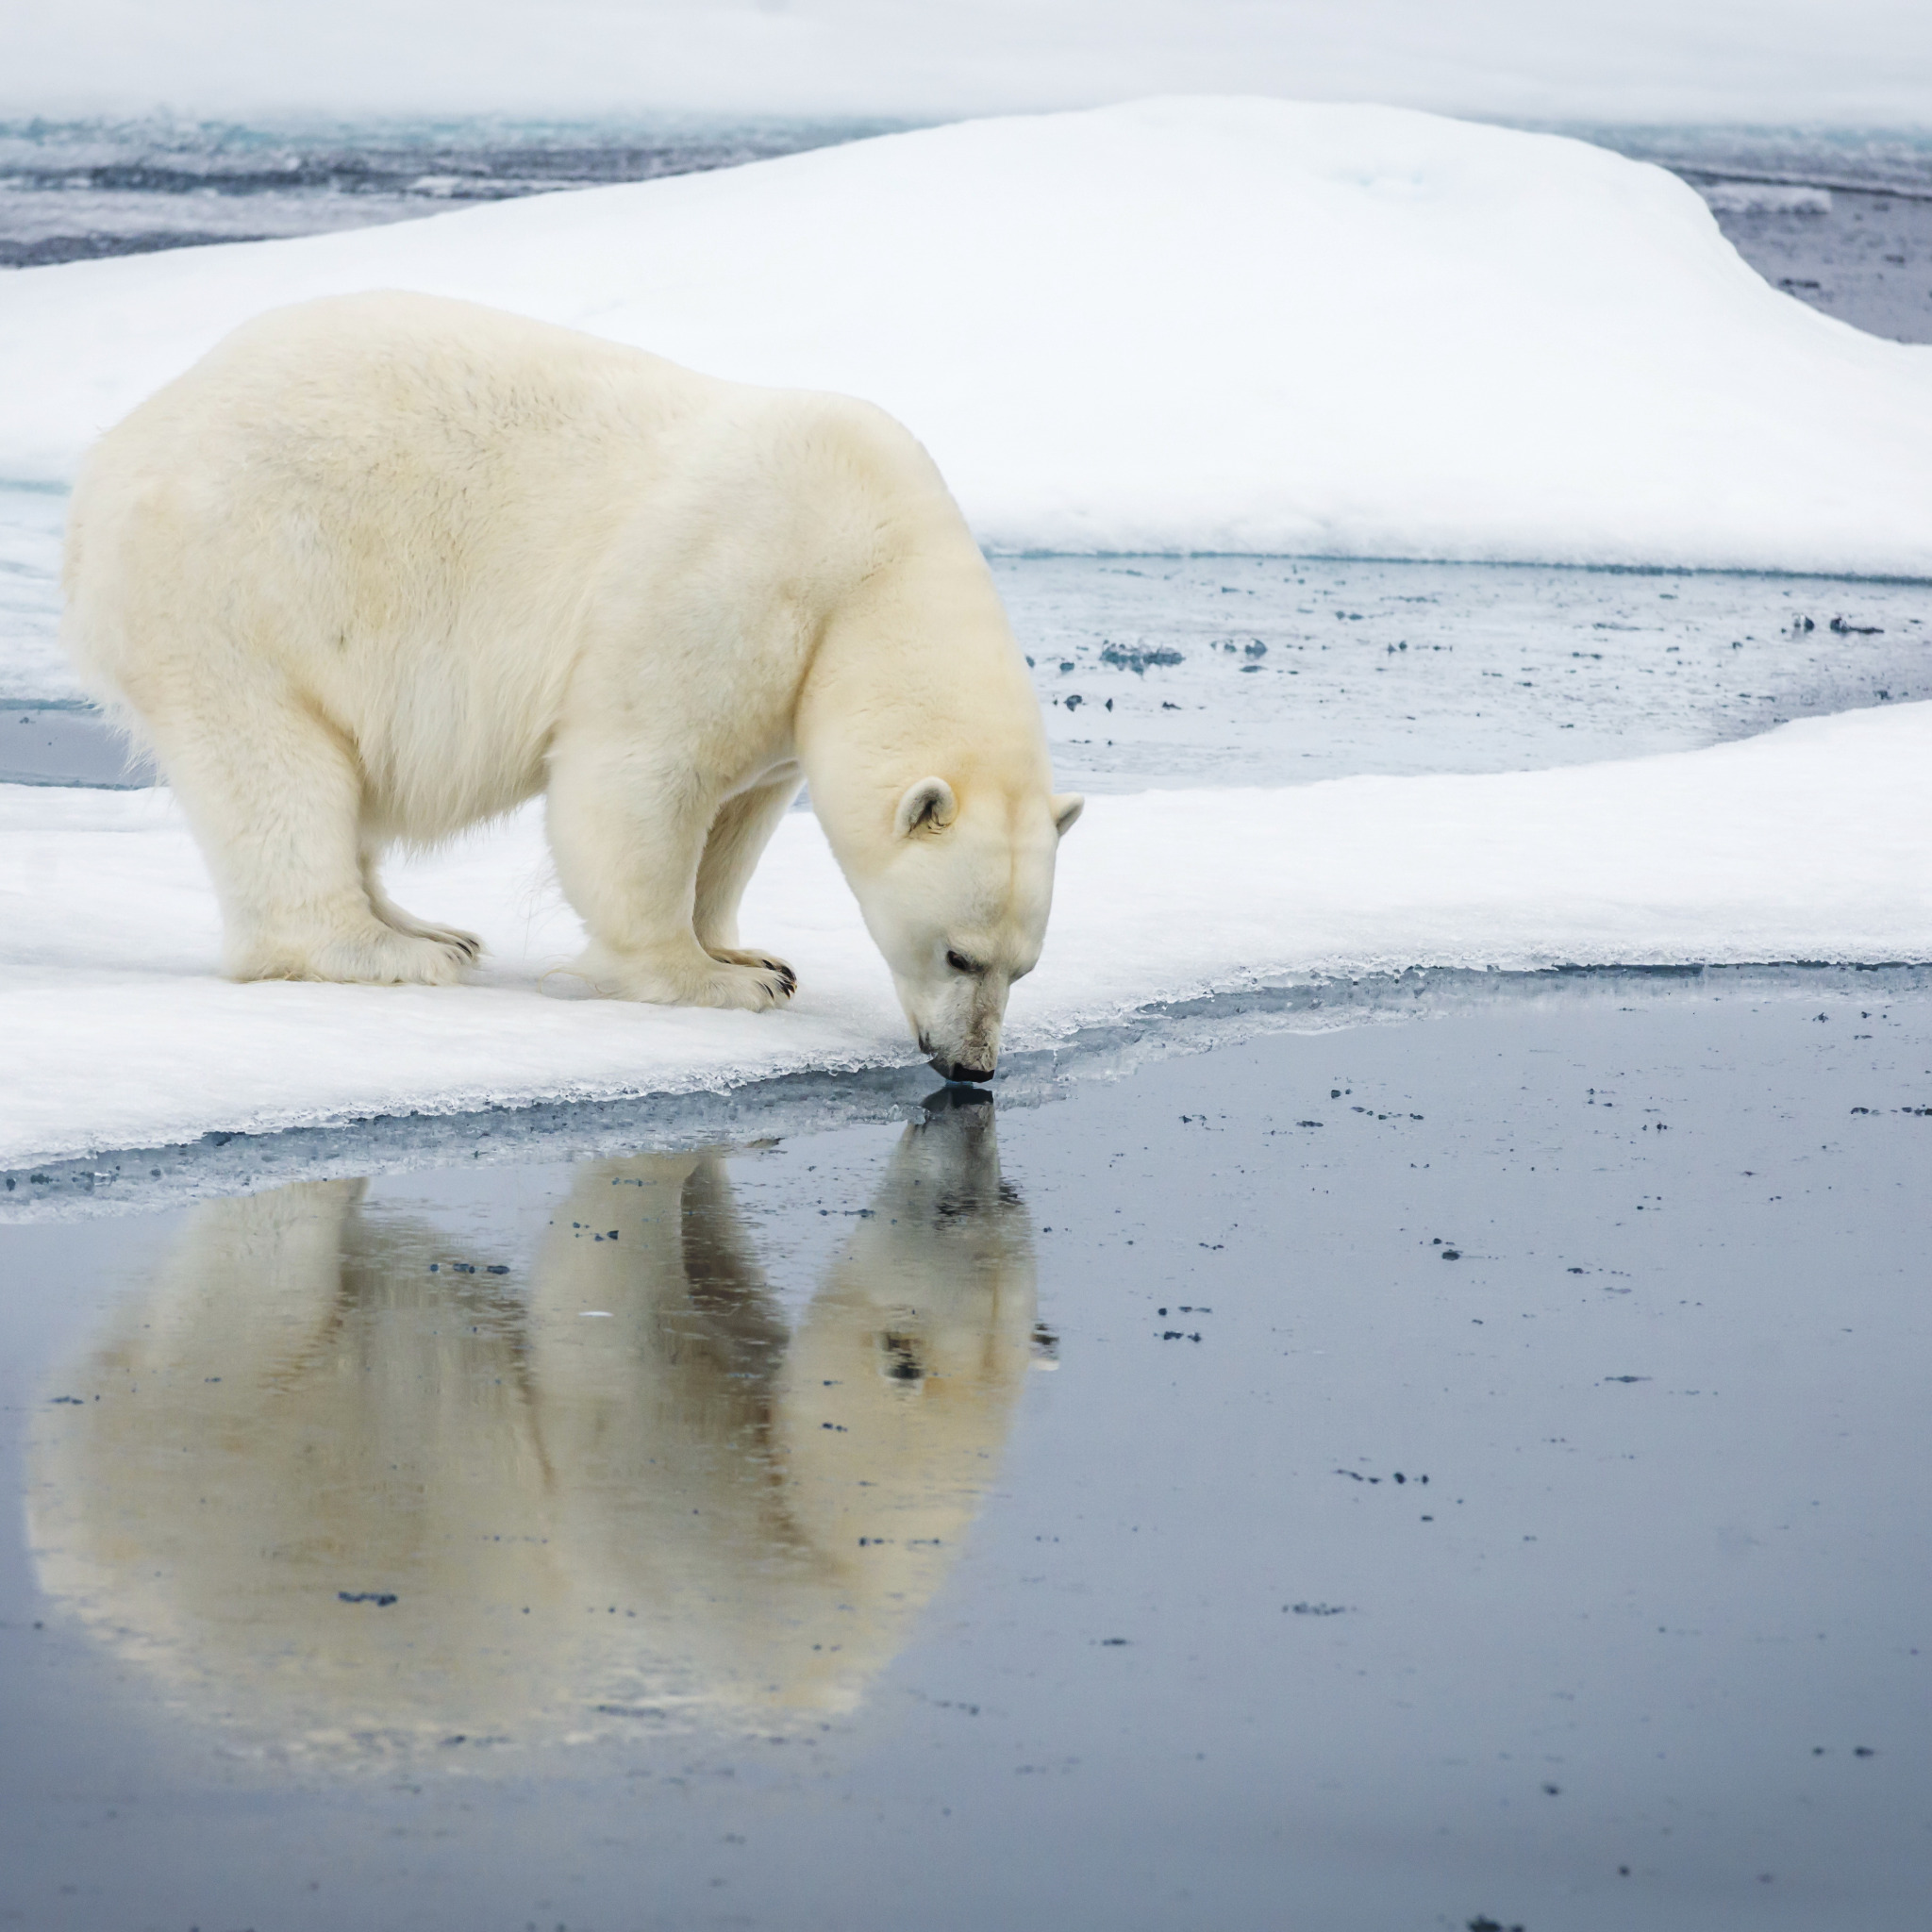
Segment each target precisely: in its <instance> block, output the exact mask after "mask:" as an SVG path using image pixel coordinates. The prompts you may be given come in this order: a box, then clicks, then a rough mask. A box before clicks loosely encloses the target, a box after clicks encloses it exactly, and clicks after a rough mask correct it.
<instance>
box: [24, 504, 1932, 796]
mask: <svg viewBox="0 0 1932 1932" xmlns="http://www.w3.org/2000/svg"><path fill="white" fill-rule="evenodd" d="M64 509H65V502H64V498H62V497H61V496H60V495H59V494H58V492H54V491H25V490H11V491H9V490H6V489H4V488H0V699H5V700H6V701H7V702H8V703H11V704H12V705H13V706H14V707H15V708H14V709H13V710H12V711H10V712H7V713H0V717H4V719H5V722H4V724H0V731H4V732H5V733H6V734H7V735H6V736H5V737H0V776H4V777H8V778H13V777H21V778H36V779H42V780H45V779H47V778H60V777H63V776H65V777H77V778H82V779H85V780H87V781H88V782H94V783H99V782H104V781H110V780H111V781H119V780H120V779H121V778H122V777H123V776H124V775H125V774H123V771H122V754H121V751H120V749H119V746H118V744H117V743H115V742H113V741H110V740H109V739H108V737H107V735H106V734H105V733H102V732H99V731H93V732H90V731H89V728H88V727H87V726H85V725H81V724H77V723H76V721H74V720H66V721H61V720H55V721H51V722H50V721H49V720H48V719H47V718H46V717H45V715H44V714H43V713H42V710H41V706H42V705H44V704H45V703H47V702H48V701H52V702H54V703H57V704H60V705H72V704H74V703H75V702H76V701H77V699H78V695H79V694H78V688H77V686H76V685H75V680H74V676H73V673H72V672H71V671H70V670H69V668H68V666H67V664H66V661H65V659H64V658H63V657H62V656H61V653H60V649H59V644H58V638H57V636H56V630H57V625H58V613H59V591H58V569H59V531H60V527H61V523H62V519H63V516H64ZM993 569H994V574H995V576H996V577H997V580H998V583H999V588H1000V591H1001V594H1002V595H1003V597H1004V598H1005V599H1006V602H1007V607H1008V611H1009V613H1010V615H1011V617H1012V620H1013V625H1014V628H1015V630H1016V631H1017V633H1018V635H1019V637H1020V640H1021V642H1022V645H1023V647H1024V649H1025V651H1026V653H1027V655H1028V657H1029V658H1031V659H1032V660H1033V665H1034V680H1035V684H1036V687H1037V688H1038V690H1039V691H1040V694H1041V699H1042V701H1043V702H1044V704H1045V706H1046V717H1047V728H1048V734H1049V737H1050V738H1051V740H1052V742H1053V748H1054V758H1055V765H1056V771H1057V773H1058V777H1059V779H1060V780H1061V782H1062V783H1064V784H1067V785H1069V786H1081V787H1084V788H1085V789H1087V790H1089V791H1140V790H1142V789H1144V788H1145V787H1147V786H1149V785H1241V784H1282V783H1292V782H1295V781H1298V780H1303V779H1314V778H1334V777H1342V776H1346V775H1348V774H1352V773H1357V772H1377V773H1384V774H1404V773H1415V772H1502V771H1526V770H1534V769H1536V768H1538V767H1541V766H1546V765H1557V764H1582V763H1588V762H1590V761H1591V760H1592V759H1597V758H1633V757H1638V756H1641V755H1642V754H1645V753H1650V752H1662V751H1686V750H1692V749H1695V748H1696V747H1698V746H1700V745H1706V744H1712V743H1716V742H1719V741H1723V740H1725V739H1732V738H1743V737H1748V736H1750V735H1751V734H1753V733H1754V732H1757V731H1762V730H1765V729H1767V728H1768V727H1769V726H1771V725H1772V724H1777V723H1780V722H1782V721H1784V720H1786V719H1788V718H1797V717H1807V716H1814V715H1818V714H1822V713H1825V712H1831V711H1841V710H1848V709H1852V708H1857V707H1861V706H1867V705H1875V704H1885V703H1893V704H1898V703H1904V702H1906V701H1907V700H1909V699H1914V698H1926V697H1932V591H1928V587H1927V586H1925V585H1924V584H1920V583H1896V582H1887V581H1882V580H1874V579H1865V578H1830V577H1773V576H1753V575H1732V574H1699V575H1686V574H1682V573H1663V572H1657V573H1652V572H1625V571H1583V570H1557V569H1551V568H1548V567H1545V566H1540V565H1533V564H1525V565H1489V564H1432V563H1378V562H1374V561H1368V562H1364V561H1359V560H1337V561H1329V560H1323V559H1301V558H1265V557H1263V558H1255V557H1226V558H1216V557H1207V558H1131V557H1129V558H1091V557H1039V558H996V559H995V560H994V564H993ZM49 738H51V739H52V740H53V742H51V743H50V744H49V746H48V747H47V748H45V749H43V750H42V751H36V750H34V748H33V747H34V744H35V741H36V740H37V739H49Z"/></svg>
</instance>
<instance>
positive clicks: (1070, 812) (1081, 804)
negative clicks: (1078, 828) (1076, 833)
mask: <svg viewBox="0 0 1932 1932" xmlns="http://www.w3.org/2000/svg"><path fill="white" fill-rule="evenodd" d="M1086 808H1087V801H1086V800H1085V799H1084V798H1082V797H1081V796H1080V794H1079V793H1078V792H1077V791H1062V792H1061V793H1060V795H1059V796H1058V798H1056V799H1055V800H1054V801H1053V828H1054V830H1055V831H1056V832H1058V834H1059V835H1060V837H1061V838H1062V839H1064V838H1065V837H1066V836H1067V834H1068V833H1069V832H1071V831H1072V830H1073V829H1074V820H1075V819H1077V818H1078V817H1079V816H1080V814H1081V813H1082V812H1083V811H1084V810H1085V809H1086Z"/></svg>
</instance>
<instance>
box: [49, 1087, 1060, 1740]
mask: <svg viewBox="0 0 1932 1932" xmlns="http://www.w3.org/2000/svg"><path fill="white" fill-rule="evenodd" d="M975 1098H976V1097H975ZM361 1185H362V1184H361V1183H360V1182H353V1181H351V1182H323V1183H316V1184H311V1185H305V1186H298V1187H291V1188H284V1189H281V1190H279V1191H275V1192H274V1193H269V1194H263V1195H258V1196H256V1197H254V1198H252V1199H247V1200H240V1201H225V1202H220V1203H217V1204H214V1205H212V1206H209V1207H206V1208H201V1209H200V1210H198V1212H197V1215H196V1217H195V1220H194V1221H193V1223H192V1224H191V1228H190V1231H189V1233H188V1234H187V1235H186V1236H185V1237H184V1239H183V1240H182V1241H181V1242H180V1244H179V1246H178V1248H177V1249H176V1251H175V1254H174V1255H173V1257H171V1260H170V1262H169V1265H168V1267H167V1270H166V1272H165V1274H164V1276H163V1279H162V1280H161V1282H160V1283H159V1285H158V1287H157V1289H156V1290H155V1291H153V1293H152V1294H151V1295H150V1296H149V1297H148V1298H147V1299H145V1300H144V1301H143V1302H142V1304H141V1305H140V1306H139V1307H136V1308H134V1309H133V1310H132V1312H131V1313H130V1314H129V1315H128V1317H127V1318H126V1319H125V1322H124V1323H123V1324H122V1326H121V1328H120V1331H119V1333H118V1334H117V1335H116V1336H115V1338H114V1339H112V1340H111V1341H109V1342H108V1344H107V1345H106V1346H104V1347H103V1348H101V1349H100V1350H99V1351H98V1352H97V1353H96V1354H95V1355H94V1356H93V1357H92V1358H91V1359H90V1361H89V1362H88V1363H87V1364H86V1366H85V1367H84V1369H83V1370H82V1371H81V1372H80V1374H79V1378H78V1379H77V1380H75V1379H73V1378H70V1381H69V1383H68V1384H67V1387H68V1388H69V1389H71V1390H72V1391H73V1392H74V1393H75V1395H77V1396H79V1397H80V1398H81V1400H80V1401H79V1402H78V1403H72V1402H69V1403H60V1404H58V1405H55V1406H50V1407H43V1408H42V1417H43V1418H44V1423H43V1426H42V1431H41V1434H40V1437H39V1440H38V1442H37V1445H36V1472H35V1474H36V1481H35V1482H34V1484H33V1491H34V1503H33V1516H34V1537H35V1543H36V1547H37V1550H38V1553H39V1560H40V1565H41V1573H42V1580H43V1582H44V1584H45V1586H46V1587H47V1589H48V1590H49V1591H50V1592H52V1593H53V1594H54V1595H56V1596H57V1597H59V1598H62V1599H65V1600H66V1601H67V1602H68V1603H69V1604H70V1605H72V1606H73V1607H75V1609H76V1610H78V1611H79V1612H80V1613H81V1614H82V1615H83V1616H84V1617H85V1618H86V1619H87V1620H88V1621H89V1622H90V1623H91V1624H92V1625H93V1626H94V1627H95V1629H96V1630H97V1632H98V1633H99V1634H101V1635H102V1636H103V1637H104V1638H106V1639H107V1640H108V1641H109V1642H111V1643H112V1644H113V1645H114V1646H115V1647H116V1648H118V1649H120V1650H122V1651H123V1652H124V1653H127V1652H131V1653H135V1654H138V1655H140V1656H142V1657H143V1658H144V1659H145V1660H146V1661H147V1662H148V1663H149V1664H150V1665H151V1666H152V1667H154V1668H155V1669H156V1670H157V1671H158V1673H159V1674H160V1675H161V1676H162V1678H163V1680H164V1681H165V1682H166V1684H167V1686H168V1689H169V1691H170V1692H171V1694H172V1695H173V1696H175V1697H176V1698H181V1697H184V1696H185V1697H186V1698H187V1699H189V1700H191V1701H192V1704H193V1706H194V1707H196V1708H198V1709H200V1710H203V1711H206V1712H214V1713H220V1714H222V1715H224V1716H225V1718H226V1719H227V1720H228V1721H229V1722H231V1723H234V1724H239V1725H241V1726H242V1727H243V1728H244V1729H248V1730H252V1731H266V1732H269V1733H272V1734H274V1735H276V1736H279V1737H281V1738H283V1739H285V1740H289V1741H291V1742H293V1741H297V1740H308V1741H309V1742H311V1743H323V1742H325V1741H326V1740H330V1739H334V1740H341V1741H344V1742H347V1741H350V1740H362V1741H364V1742H368V1741H374V1740H380V1739H387V1740H392V1741H395V1742H402V1741H405V1740H408V1739H409V1738H411V1737H415V1738H418V1739H430V1738H442V1739H444V1740H448V1741H455V1740H456V1737H457V1736H458V1735H460V1736H461V1737H462V1738H465V1739H469V1740H480V1739H481V1738H485V1737H489V1738H499V1739H503V1740H509V1739H519V1740H525V1739H536V1738H542V1737H550V1738H556V1737H558V1736H565V1737H567V1736H572V1735H578V1736H581V1735H588V1734H593V1733H596V1732H600V1731H607V1730H609V1729H613V1728H619V1729H622V1728H635V1727H636V1721H637V1720H639V1719H643V1720H646V1721H647V1722H648V1721H654V1720H655V1721H664V1720H669V1719H672V1718H675V1716H677V1715H678V1714H679V1713H680V1712H683V1713H685V1714H688V1715H689V1716H691V1717H693V1718H703V1719H704V1720H706V1721H708V1722H712V1723H716V1722H719V1721H728V1719H729V1717H730V1715H731V1713H732V1712H733V1711H734V1710H735V1711H736V1712H738V1713H740V1714H741V1716H744V1717H749V1718H752V1719H753V1720H754V1721H755V1722H757V1723H758V1724H759V1725H761V1726H769V1725H770V1724H773V1723H774V1722H776V1721H777V1718H778V1714H779V1712H780V1711H781V1710H782V1709H784V1708H786V1707H790V1708H791V1709H793V1710H799V1711H811V1712H824V1711H828V1710H839V1709H845V1708H849V1707H851V1706H853V1705H854V1704H855V1703H856V1702H857V1701H858V1697H859V1696H860V1694H861V1692H862V1691H863V1690H864V1688H865V1686H866V1685H867V1683H868V1682H869V1680H870V1679H871V1678H872V1677H873V1676H874V1674H876V1673H877V1672H878V1671H879V1670H880V1669H881V1668H882V1667H883V1666H884V1665H885V1664H886V1663H887V1662H888V1661H890V1659H891V1657H892V1656H893V1655H894V1654H895V1653H896V1652H897V1650H898V1649H899V1648H900V1646H901V1645H902V1644H903V1643H904V1642H905V1641H907V1639H908V1636H909V1634H910V1629H911V1625H912V1624H913V1621H914V1620H915V1618H916V1617H917V1616H918V1614H919V1612H920V1610H921V1609H922V1608H923V1607H924V1604H925V1603H926V1601H927V1600H928V1599H929V1598H930V1597H931V1595H932V1593H933V1591H935V1590H936V1589H937V1587H938V1586H939V1583H940V1581H941V1578H942V1576H943V1574H944V1573H945V1571H946V1569H947V1567H948V1565H949V1564H950V1562H951V1561H952V1559H953V1557H954V1555H955V1553H956V1552H957V1550H958V1544H959V1541H960V1539H961V1536H962V1534H963V1533H964V1531H965V1530H966V1529H967V1527H968V1525H969V1524H970V1523H971V1521H972V1519H973V1517H974V1513H975V1512H976V1510H977V1508H978V1507H979V1504H980V1501H981V1498H982V1495H983V1493H984V1491H985V1489H986V1486H987V1484H988V1482H989V1481H990V1479H991V1476H992V1474H993V1473H994V1470H995V1467H996V1464H997V1458H998V1455H999V1451H1000V1447H1001V1444H1002V1441H1003V1440H1004V1438H1005V1435H1006V1432H1007V1427H1008V1421H1009V1418H1010V1415H1011V1412H1012V1408H1013V1405H1014V1400H1015V1397H1016V1395H1017V1394H1018V1392H1019V1390H1020V1387H1021V1384H1022V1382H1023V1380H1024V1371H1025V1369H1026V1366H1027V1361H1028V1357H1029V1353H1030V1352H1031V1348H1032V1346H1033V1344H1034V1327H1033V1324H1034V1279H1033V1259H1032V1243H1031V1229H1030V1224H1029V1222H1028V1220H1027V1217H1026V1214H1025V1210H1024V1208H1022V1207H1021V1205H1020V1203H1019V1201H1018V1200H1017V1198H1016V1197H1015V1196H1014V1195H1013V1194H1012V1193H1011V1192H1010V1191H1008V1190H1006V1189H1003V1187H1002V1185H1001V1183H1000V1178H999V1166H998V1155H997V1151H996V1147H995V1143H994V1130H993V1124H992V1108H991V1106H990V1105H986V1104H984V1102H983V1101H981V1102H980V1104H977V1105H974V1104H973V1103H972V1102H966V1101H963V1100H962V1101H960V1102H953V1103H950V1104H947V1103H945V1102H944V1100H943V1097H941V1098H940V1100H939V1101H937V1102H936V1105H935V1108H934V1109H933V1111H931V1112H930V1113H929V1114H928V1116H927V1119H926V1121H925V1122H924V1124H919V1125H914V1126H911V1127H908V1129H907V1131H906V1133H905V1136H904V1138H903V1139H902V1141H900V1143H899V1145H898V1147H897V1150H896V1151H895V1153H894V1155H893V1157H892V1160H891V1168H890V1171H889V1173H888V1174H887V1176H886V1178H885V1180H884V1182H883V1184H882V1185H881V1187H880V1188H879V1190H878V1192H877V1195H876V1197H875V1199H874V1203H873V1210H872V1214H871V1216H870V1218H866V1219H861V1220H859V1222H858V1225H857V1229H856V1231H855V1232H854V1234H853V1236H852V1238H851V1240H850V1241H848V1242H847V1244H846V1246H845V1248H844V1249H843V1251H842V1253H841V1255H840V1256H839V1257H838V1258H837V1260H836V1261H835V1262H834V1263H833V1265H832V1266H831V1268H830V1270H829V1272H828V1274H827V1275H826V1278H825V1280H824V1284H823V1286H822V1288H821V1290H820V1291H819V1292H818V1294H817V1296H816V1297H815V1299H814V1300H813V1301H812V1303H811V1305H810V1307H809V1308H808V1310H807V1311H806V1313H805V1315H804V1317H803V1319H802V1321H801V1323H800V1324H799V1326H798V1327H797V1330H796V1332H792V1331H791V1329H790V1327H789V1325H788V1324H787V1322H786V1320H785V1317H784V1315H783V1312H782V1310H781V1309H780V1308H779V1307H778V1306H777V1305H776V1303H775V1302H774V1300H773V1298H772V1297H771V1296H770V1295H769V1293H768V1292H767V1291H766V1289H765V1287H764V1285H763V1281H762V1277H761V1275H760V1273H759V1269H758V1263H757V1261H756V1260H755V1258H754V1257H753V1255H752V1252H751V1249H750V1246H749V1244H748V1242H747V1241H746V1239H745V1235H744V1230H743V1227H742V1225H741V1223H740V1221H739V1219H738V1217H737V1214H736V1212H735V1210H734V1207H733V1202H732V1195H731V1188H730V1183H729V1181H728V1180H727V1178H726V1175H725V1171H724V1160H723V1158H722V1156H721V1154H720V1153H719V1152H717V1151H708V1152H704V1153H698V1154H686V1155H662V1156H658V1155H645V1156H639V1157H637V1158H630V1159H625V1160H615V1161H607V1162H598V1163H595V1164H592V1165H590V1166H587V1167H586V1168H585V1169H584V1170H583V1171H582V1172H581V1173H580V1174H579V1175H578V1177H577V1179H576V1182H575V1188H574V1191H573V1192H572V1194H571V1197H570V1199H569V1201H568V1202H567V1203H566V1204H564V1205H563V1206H561V1207H559V1208H558V1210H557V1211H556V1213H555V1217H554V1220H553V1224H552V1226H551V1229H550V1231H549V1233H548V1235H547V1238H546V1240H545V1242H544V1244H543V1246H542V1248H541V1253H540V1255H539V1257H538V1258H537V1261H536V1264H535V1269H534V1275H533V1279H532V1281H531V1284H530V1287H529V1291H528V1293H527V1295H525V1294H524V1293H522V1292H521V1291H519V1289H518V1287H517V1284H516V1282H515V1279H514V1276H511V1277H510V1278H509V1279H508V1280H504V1279H501V1278H498V1277H493V1276H491V1274H488V1273H487V1272H485V1271H483V1270H482V1269H481V1268H478V1269H476V1272H475V1273H469V1272H463V1270H462V1268H461V1266H460V1264H458V1266H457V1267H456V1270H455V1272H452V1263H451V1260H450V1258H449V1257H450V1246H449V1238H448V1236H447V1235H446V1234H439V1233H438V1232H437V1231H436V1230H435V1229H433V1228H431V1227H429V1226H427V1225H426V1224H420V1223H407V1222H406V1223H400V1224H399V1223H398V1222H396V1221H394V1220H391V1219H385V1218H379V1217H377V1216H375V1215H369V1216H365V1215H364V1214H363V1213H362V1212H361V1211H360V1208H359V1206H358V1202H359V1196H360V1193H361ZM574 1224H575V1225H574ZM610 1230H615V1231H616V1238H615V1239H611V1238H609V1231H610ZM598 1235H602V1236H604V1237H605V1238H603V1239H596V1238H595V1237H596V1236H598ZM432 1260H436V1261H438V1263H439V1265H438V1267H437V1269H436V1270H435V1272H431V1268H430V1263H431V1261H432ZM587 1310H601V1311H605V1312H607V1313H608V1317H609V1319H607V1320H590V1319H585V1316H586V1311H587ZM96 1395H98V1397H99V1400H98V1401H95V1400H94V1399H93V1398H94V1397H95V1396H96ZM391 1598H392V1599H393V1601H391V1600H390V1599H391Z"/></svg>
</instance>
